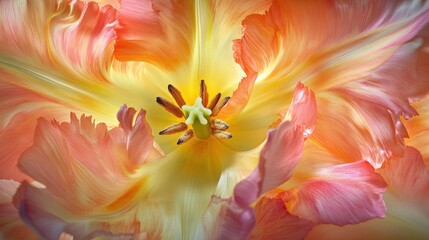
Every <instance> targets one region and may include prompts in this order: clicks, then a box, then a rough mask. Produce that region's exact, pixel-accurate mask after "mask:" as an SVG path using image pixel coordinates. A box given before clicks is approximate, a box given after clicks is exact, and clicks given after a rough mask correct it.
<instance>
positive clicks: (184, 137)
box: [177, 129, 194, 145]
mask: <svg viewBox="0 0 429 240" xmlns="http://www.w3.org/2000/svg"><path fill="white" fill-rule="evenodd" d="M193 136H194V131H192V129H189V130H188V131H186V132H185V133H183V134H182V135H181V136H180V137H179V139H178V140H177V145H180V144H182V143H185V142H187V141H188V140H189V139H191V138H192V137H193Z"/></svg>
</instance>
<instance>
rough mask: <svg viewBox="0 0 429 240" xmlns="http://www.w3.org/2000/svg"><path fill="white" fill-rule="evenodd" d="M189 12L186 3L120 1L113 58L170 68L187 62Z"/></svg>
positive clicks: (188, 5) (190, 34)
mask: <svg viewBox="0 0 429 240" xmlns="http://www.w3.org/2000/svg"><path fill="white" fill-rule="evenodd" d="M192 9H193V7H192V6H191V3H190V2H186V1H181V2H173V1H164V2H162V1H160V2H155V1H151V0H144V1H137V0H122V1H121V8H120V10H119V12H118V23H119V24H118V26H117V27H116V32H117V41H116V46H115V56H116V57H117V58H118V59H119V60H132V61H144V62H150V63H154V64H156V65H158V66H162V67H165V68H169V69H171V68H173V67H176V66H177V65H178V64H179V63H182V62H185V61H187V60H189V58H190V52H191V42H190V41H189V40H190V39H191V38H189V36H192V34H193V33H192V27H193V25H192V15H191V11H192ZM173 49H174V51H171V50H173Z"/></svg>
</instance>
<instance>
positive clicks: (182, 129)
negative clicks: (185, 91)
mask: <svg viewBox="0 0 429 240" xmlns="http://www.w3.org/2000/svg"><path fill="white" fill-rule="evenodd" d="M168 91H169V93H170V94H171V96H172V97H173V99H174V101H175V102H176V104H174V103H172V102H170V101H168V100H167V99H165V98H161V97H157V98H156V102H157V103H158V104H159V105H161V106H162V107H163V108H164V109H165V110H166V111H168V112H169V113H171V114H172V115H174V116H175V117H177V118H184V122H179V123H176V124H173V125H170V126H168V127H166V128H164V129H163V130H161V131H160V132H159V134H160V135H171V134H176V133H182V134H181V135H180V137H179V138H178V140H177V144H178V145H180V144H182V143H185V142H187V141H189V140H190V139H191V138H193V137H194V136H195V137H197V138H198V139H200V140H205V139H208V138H210V136H215V137H216V138H218V139H230V138H232V135H231V133H229V132H227V131H226V130H227V129H228V128H229V125H228V124H227V123H226V122H225V121H223V120H221V119H216V118H215V117H216V116H217V115H218V113H219V112H220V110H221V109H222V108H223V107H224V106H225V105H226V104H227V103H228V101H229V99H230V97H225V98H223V99H222V100H221V94H220V93H218V94H216V95H215V96H214V97H213V99H212V100H211V101H210V102H209V101H208V98H209V95H208V92H207V86H206V84H205V82H204V80H201V83H200V96H199V97H197V98H196V100H195V103H194V104H193V105H187V104H186V102H185V100H184V99H183V96H182V94H181V92H180V91H179V90H178V89H177V88H176V87H174V86H173V85H171V84H170V85H168Z"/></svg>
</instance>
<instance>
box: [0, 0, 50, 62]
mask: <svg viewBox="0 0 429 240" xmlns="http://www.w3.org/2000/svg"><path fill="white" fill-rule="evenodd" d="M55 7H56V4H55V1H34V2H33V1H21V0H18V1H14V0H6V1H1V3H0V11H1V12H0V22H1V23H2V24H1V25H0V32H1V33H2V34H1V36H0V51H1V52H6V53H8V54H11V55H15V56H17V57H20V58H23V59H27V60H32V61H43V63H48V62H49V60H48V59H49V53H48V50H47V48H46V37H45V29H44V28H45V24H46V22H47V21H48V20H49V18H50V16H51V14H52V13H53V12H54V11H55ZM35 11H37V12H38V14H36V15H35V14H31V13H32V12H35Z"/></svg>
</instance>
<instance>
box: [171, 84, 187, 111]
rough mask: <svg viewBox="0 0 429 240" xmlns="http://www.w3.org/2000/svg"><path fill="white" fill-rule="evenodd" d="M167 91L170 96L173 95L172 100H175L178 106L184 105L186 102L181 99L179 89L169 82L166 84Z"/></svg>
mask: <svg viewBox="0 0 429 240" xmlns="http://www.w3.org/2000/svg"><path fill="white" fill-rule="evenodd" d="M168 91H169V92H170V94H171V96H173V98H174V100H175V101H176V103H177V105H178V106H179V107H182V106H183V105H186V102H185V100H184V99H183V97H182V93H181V92H180V91H179V89H177V88H175V87H174V86H173V85H171V84H168Z"/></svg>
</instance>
